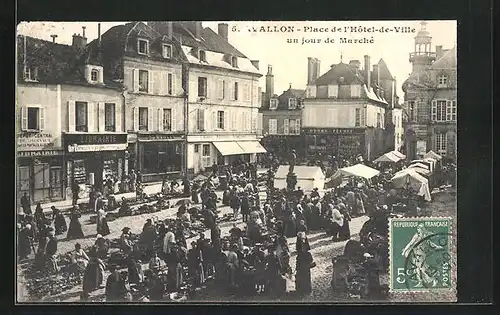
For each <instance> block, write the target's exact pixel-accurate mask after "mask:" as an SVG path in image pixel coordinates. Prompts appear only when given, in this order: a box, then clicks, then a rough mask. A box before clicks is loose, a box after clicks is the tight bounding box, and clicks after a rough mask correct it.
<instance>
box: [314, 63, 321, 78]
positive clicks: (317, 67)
mask: <svg viewBox="0 0 500 315" xmlns="http://www.w3.org/2000/svg"><path fill="white" fill-rule="evenodd" d="M320 65H321V61H320V60H319V59H318V58H314V72H313V82H314V81H315V80H316V79H317V78H318V77H319V74H320V73H321V72H320Z"/></svg>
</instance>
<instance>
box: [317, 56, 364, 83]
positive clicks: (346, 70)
mask: <svg viewBox="0 0 500 315" xmlns="http://www.w3.org/2000/svg"><path fill="white" fill-rule="evenodd" d="M341 77H343V78H344V81H343V84H352V83H354V82H357V83H362V82H363V81H362V80H360V78H359V73H358V72H357V71H356V70H355V69H354V68H353V67H351V66H350V65H348V64H345V63H342V62H341V63H339V64H336V65H332V67H331V68H330V70H328V71H327V72H326V73H325V74H323V75H322V76H320V77H319V78H317V79H316V80H315V81H314V85H316V86H319V85H329V84H338V83H339V79H340V78H341Z"/></svg>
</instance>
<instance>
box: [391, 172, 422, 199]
mask: <svg viewBox="0 0 500 315" xmlns="http://www.w3.org/2000/svg"><path fill="white" fill-rule="evenodd" d="M391 181H392V183H393V185H394V187H395V188H408V189H411V190H412V191H414V192H416V194H417V195H418V196H423V197H424V199H425V200H426V201H431V193H430V189H429V181H428V180H427V179H426V178H425V177H423V176H422V175H420V174H419V173H417V171H415V170H413V169H411V168H409V169H404V170H402V171H400V172H398V173H396V174H395V175H394V176H393V177H392V179H391Z"/></svg>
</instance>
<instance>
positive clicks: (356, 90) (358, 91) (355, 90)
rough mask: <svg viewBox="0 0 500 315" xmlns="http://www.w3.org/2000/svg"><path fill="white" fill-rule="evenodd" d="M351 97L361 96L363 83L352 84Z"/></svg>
mask: <svg viewBox="0 0 500 315" xmlns="http://www.w3.org/2000/svg"><path fill="white" fill-rule="evenodd" d="M351 97H356V98H357V97H361V85H359V84H353V85H351Z"/></svg>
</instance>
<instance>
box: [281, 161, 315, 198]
mask: <svg viewBox="0 0 500 315" xmlns="http://www.w3.org/2000/svg"><path fill="white" fill-rule="evenodd" d="M289 167H290V166H289V165H280V166H279V167H278V170H277V171H276V174H275V175H274V187H275V188H278V189H284V188H286V187H287V183H286V177H287V175H288V169H289ZM293 172H294V173H295V174H296V175H297V185H296V188H298V187H300V188H301V189H302V190H304V191H305V192H309V191H312V190H313V189H314V188H318V189H319V190H322V189H324V187H325V174H323V171H322V170H321V168H320V167H319V166H295V167H294V169H293Z"/></svg>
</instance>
